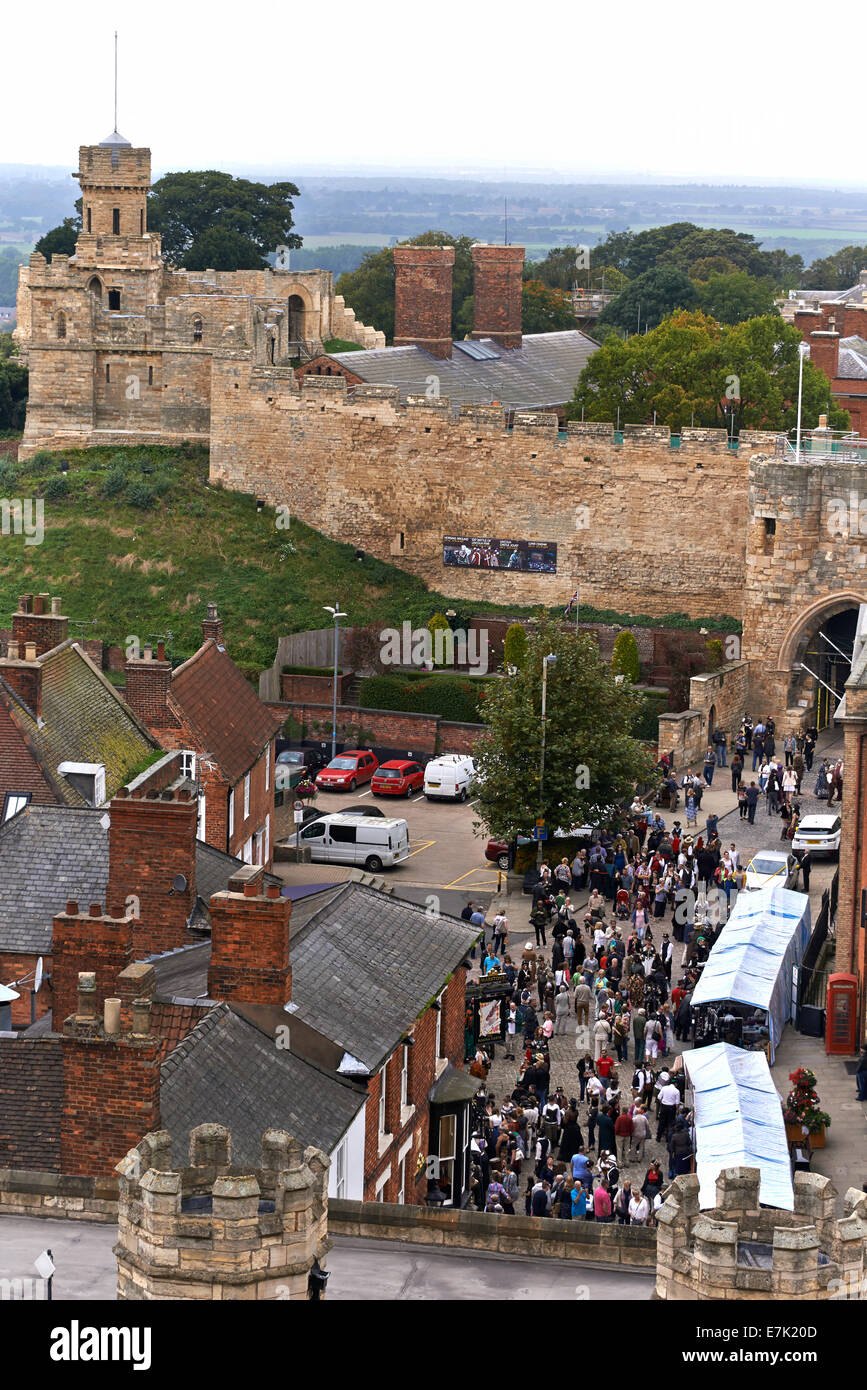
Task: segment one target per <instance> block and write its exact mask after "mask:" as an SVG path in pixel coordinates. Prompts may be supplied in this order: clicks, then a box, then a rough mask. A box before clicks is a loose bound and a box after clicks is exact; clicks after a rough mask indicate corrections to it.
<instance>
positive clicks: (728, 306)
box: [696, 270, 777, 323]
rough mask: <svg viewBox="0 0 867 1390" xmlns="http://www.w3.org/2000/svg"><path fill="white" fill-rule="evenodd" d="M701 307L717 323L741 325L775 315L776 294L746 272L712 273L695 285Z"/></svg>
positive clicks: (765, 282) (767, 284) (765, 284)
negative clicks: (744, 320)
mask: <svg viewBox="0 0 867 1390" xmlns="http://www.w3.org/2000/svg"><path fill="white" fill-rule="evenodd" d="M696 289H697V291H698V307H699V309H701V310H702V312H703V313H705V314H709V315H710V317H711V318H714V319H716V320H717V322H718V323H740V322H741V321H742V320H743V319H751V318H756V317H758V316H759V315H761V314H775V313H776V312H777V311H776V308H775V307H774V292H773V289H772V288H771V286H770V284H769V283H768V282H767V281H765V280H756V279H754V278H753V276H752V275H748V274H747V273H746V271H744V270H735V271H733V272H732V273H731V274H727V275H720V274H716V273H712V274H711V275H709V276H708V278H707V279H706V280H705V281H704V282H703V283H702V282H698V283H697V284H696Z"/></svg>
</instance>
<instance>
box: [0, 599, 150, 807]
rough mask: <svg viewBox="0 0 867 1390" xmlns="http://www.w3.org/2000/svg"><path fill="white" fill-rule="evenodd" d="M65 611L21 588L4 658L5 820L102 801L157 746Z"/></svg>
mask: <svg viewBox="0 0 867 1390" xmlns="http://www.w3.org/2000/svg"><path fill="white" fill-rule="evenodd" d="M60 608H61V601H60V599H58V598H49V595H48V594H37V595H36V596H35V598H34V596H33V594H22V596H21V598H20V599H19V601H18V611H17V612H16V613H14V614H13V616H12V632H11V636H10V637H9V639H8V641H7V642H6V650H5V654H4V655H3V657H2V658H0V824H3V823H5V822H6V821H7V820H9V819H10V817H12V816H14V815H16V814H17V812H18V811H20V810H21V809H22V808H23V807H25V806H27V805H29V804H30V803H33V805H41V806H50V805H54V806H71V807H77V808H80V809H83V808H85V807H88V806H91V807H93V806H102V805H103V804H104V803H105V802H106V801H108V800H109V799H110V798H111V797H112V796H113V795H114V794H115V792H116V791H117V789H118V787H120V786H121V785H122V784H123V782H124V781H125V780H126V779H127V777H128V776H129V775H130V773H131V772H132V771H133V769H134V768H135V767H136V766H138V765H140V764H141V763H143V762H145V761H146V760H147V759H148V758H149V757H150V756H152V755H153V753H154V752H155V751H156V750H157V748H158V744H157V743H156V741H155V740H154V739H153V738H152V737H151V735H150V734H149V733H148V731H147V729H146V728H145V727H144V725H143V724H142V723H141V722H140V721H139V720H138V719H137V718H136V716H135V715H134V714H133V712H132V711H131V710H130V709H128V708H127V706H126V705H125V704H124V702H123V700H122V699H121V697H120V695H119V694H118V692H117V691H116V690H115V689H114V687H113V686H112V685H111V683H110V682H109V681H107V680H106V678H105V676H104V675H103V674H102V672H101V671H100V670H99V669H98V667H97V666H95V665H94V663H93V661H91V659H90V657H89V656H88V655H87V653H86V652H85V650H84V648H83V646H82V645H81V644H80V643H78V642H75V641H71V640H70V638H69V636H68V630H69V619H68V618H67V617H65V616H64V615H63V614H62V613H61V611H60Z"/></svg>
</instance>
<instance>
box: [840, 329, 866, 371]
mask: <svg viewBox="0 0 867 1390" xmlns="http://www.w3.org/2000/svg"><path fill="white" fill-rule="evenodd" d="M837 376H838V377H842V378H844V379H845V380H848V381H865V380H867V343H865V341H864V339H863V338H858V337H852V338H841V339H840V351H839V355H838V359H837Z"/></svg>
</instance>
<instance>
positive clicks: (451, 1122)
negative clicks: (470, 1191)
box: [439, 1115, 457, 1193]
mask: <svg viewBox="0 0 867 1390" xmlns="http://www.w3.org/2000/svg"><path fill="white" fill-rule="evenodd" d="M456 1142H457V1129H456V1120H455V1116H454V1115H442V1116H441V1117H440V1128H439V1161H440V1171H439V1185H440V1187H443V1188H445V1189H446V1191H447V1192H449V1193H451V1192H453V1191H454V1179H455V1152H456V1148H455V1146H456Z"/></svg>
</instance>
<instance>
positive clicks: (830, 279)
mask: <svg viewBox="0 0 867 1390" xmlns="http://www.w3.org/2000/svg"><path fill="white" fill-rule="evenodd" d="M862 270H867V246H844V247H843V249H842V250H841V251H835V252H834V255H833V256H825V257H823V258H822V259H821V260H818V261H814V262H813V264H812V265H811V266H810V269H809V270H808V271H807V273H806V275H804V276H803V277H802V278H801V288H802V289H805V290H848V289H849V288H850V286H852V285H857V283H858V277H859V275H860V274H861V271H862Z"/></svg>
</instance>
